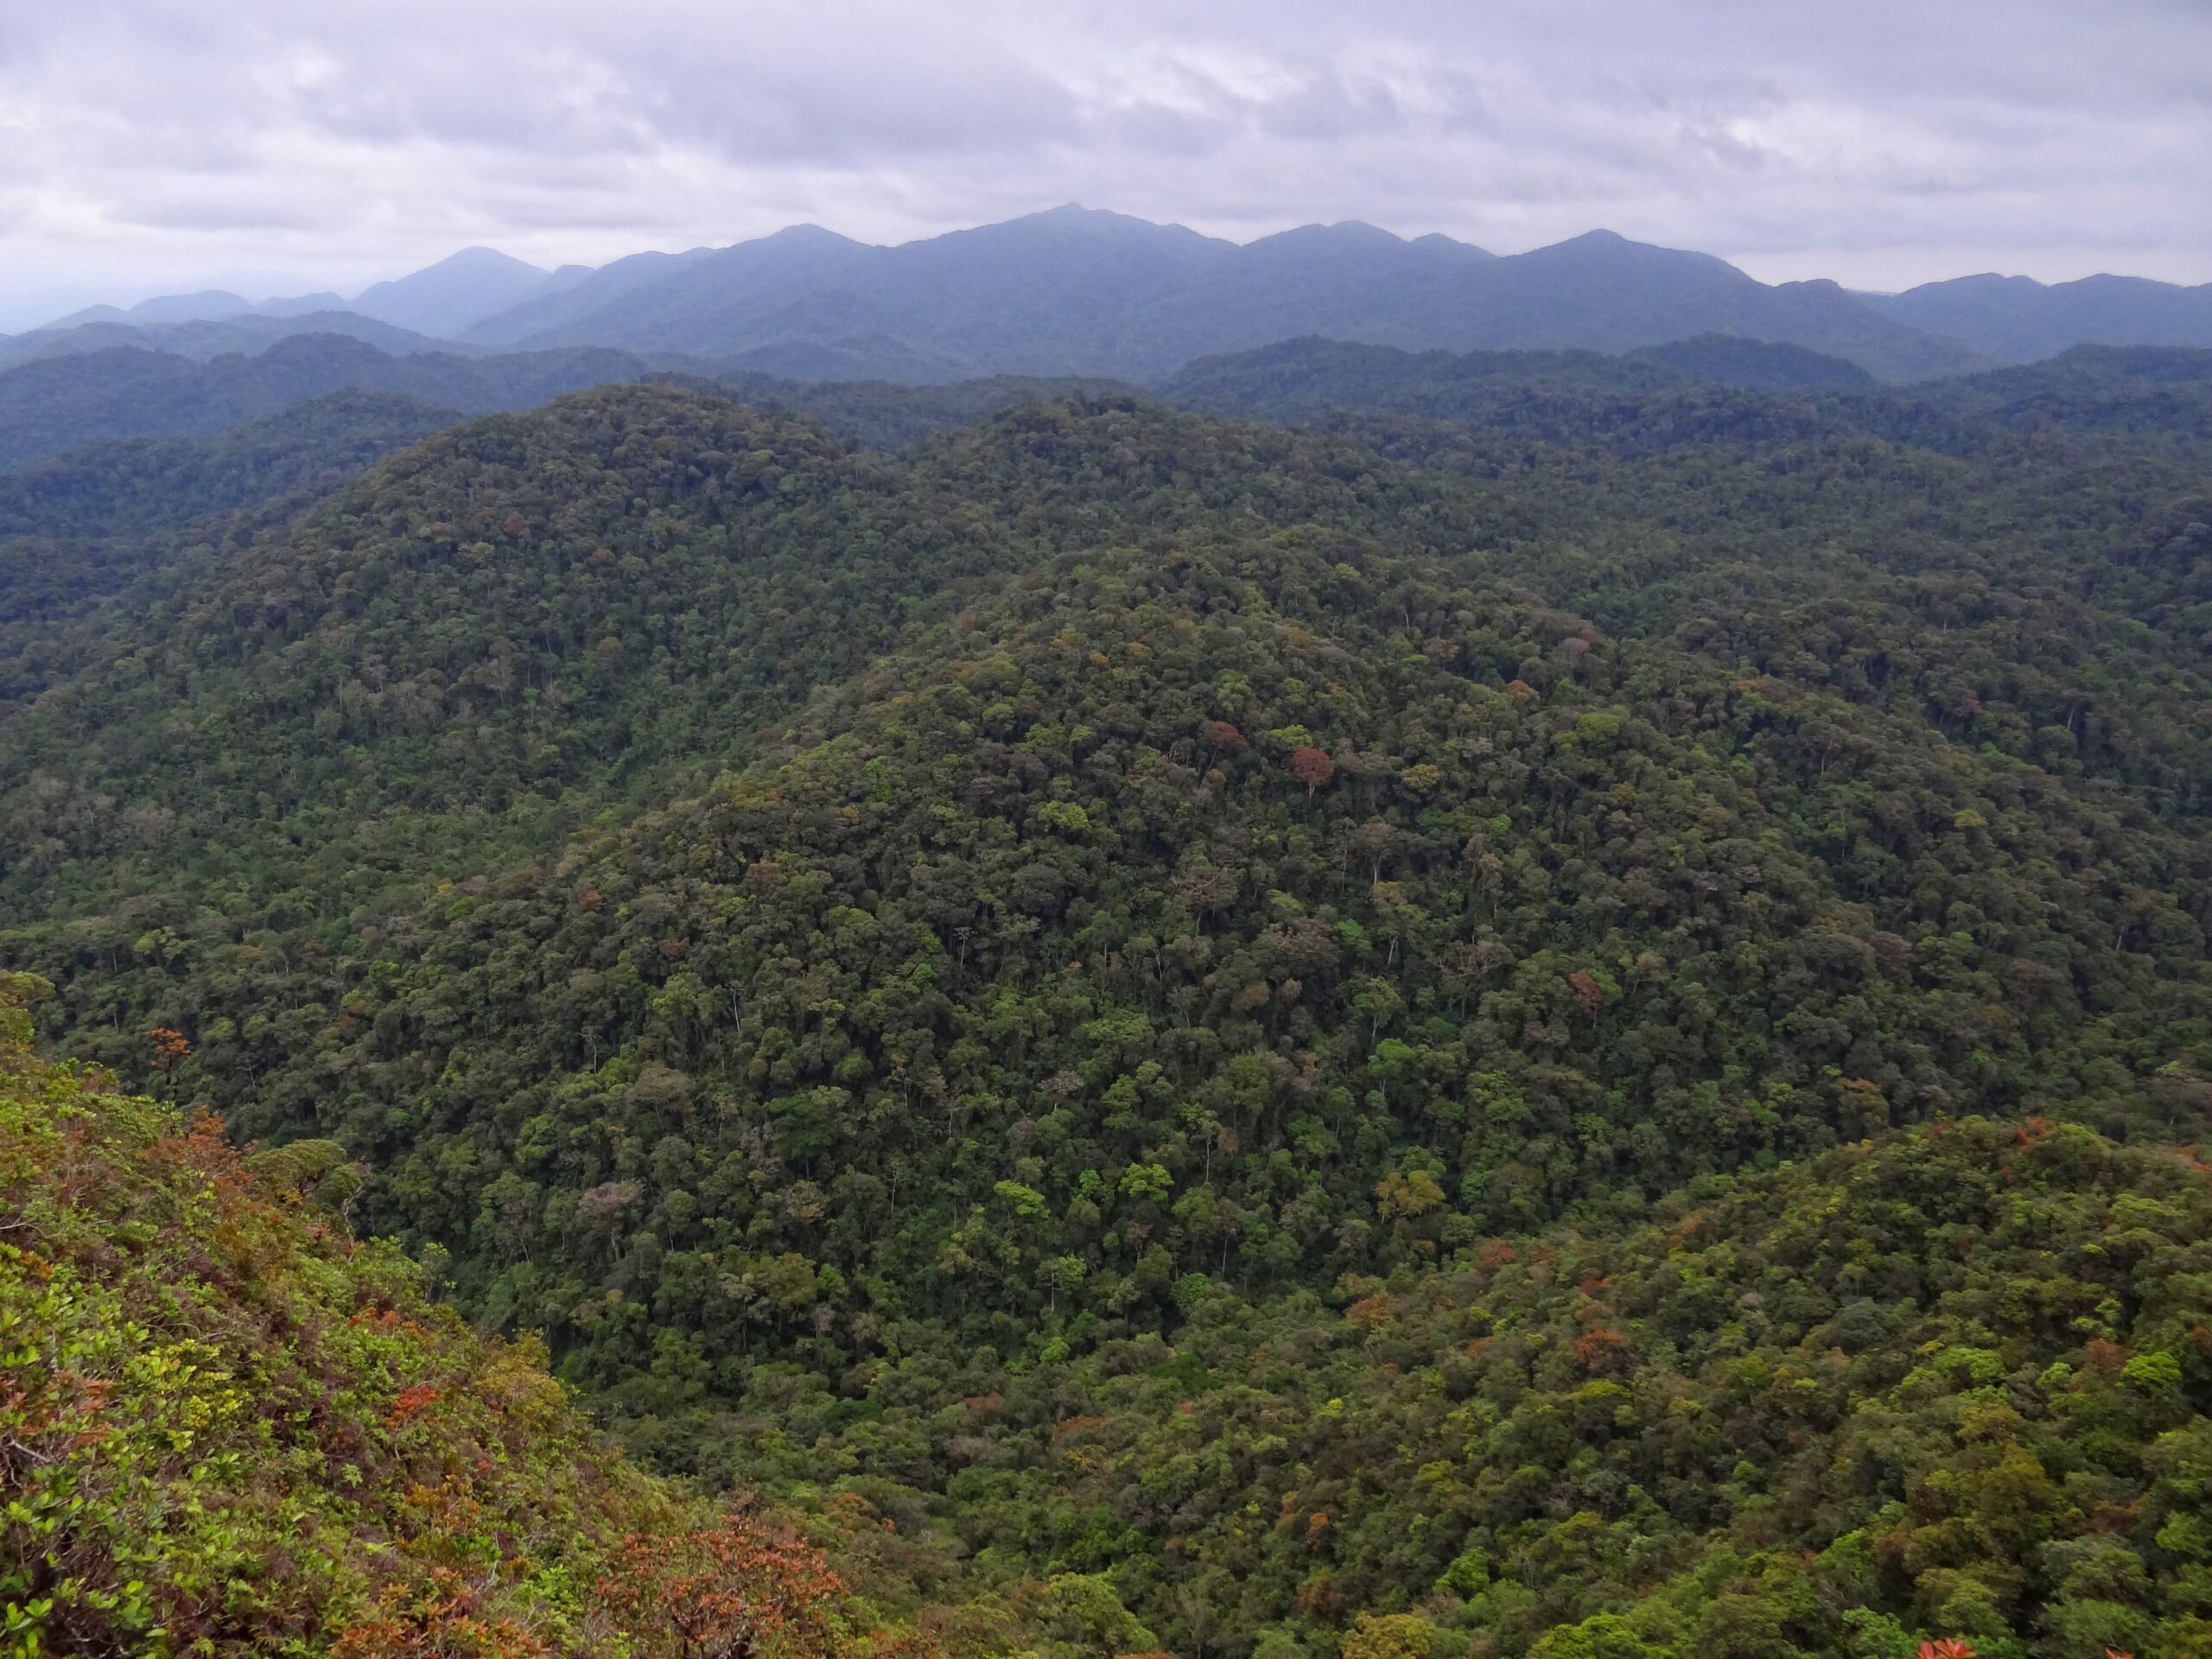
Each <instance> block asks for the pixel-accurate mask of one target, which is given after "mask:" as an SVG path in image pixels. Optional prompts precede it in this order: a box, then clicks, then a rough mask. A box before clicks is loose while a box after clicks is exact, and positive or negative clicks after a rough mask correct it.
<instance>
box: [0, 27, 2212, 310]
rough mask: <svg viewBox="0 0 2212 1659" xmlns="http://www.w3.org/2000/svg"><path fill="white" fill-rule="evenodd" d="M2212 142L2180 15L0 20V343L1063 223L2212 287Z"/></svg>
mask: <svg viewBox="0 0 2212 1659" xmlns="http://www.w3.org/2000/svg"><path fill="white" fill-rule="evenodd" d="M2207 153H2212V7H2208V6H2206V5H2205V4H2203V3H2202V0H2108V3H2107V4H2104V5H2101V6H2098V7H2094V8H2091V7H2083V6H2081V5H2079V4H2078V3H2076V0H1942V3H1941V4H1929V3H1928V0H1858V3H1854V4H1852V5H1847V6H1838V5H1835V4H1834V3H1832V0H1541V3H1539V0H1481V3H1477V0H1370V3H1367V4H1365V5H1362V6H1357V7H1353V6H1346V5H1344V4H1343V3H1342V0H1212V3H1210V4H1208V5H1206V6H1205V7H1192V6H1189V5H1187V4H1185V3H1182V0H1117V3H1113V4H1106V3H1091V0H1029V3H1015V0H958V3H954V0H907V3H893V0H806V3H797V0H751V3H742V4H733V3H728V0H719V3H718V0H626V3H625V4H623V5H620V6H609V5H607V4H605V3H603V0H384V3H381V4H379V5H378V6H377V7H374V8H363V7H359V6H358V5H355V4H353V3H350V0H349V3H339V0H257V3H256V4H253V5H251V6H239V5H237V4H235V3H232V0H73V3H72V4H70V5H67V6H60V5H40V6H22V7H5V8H0V156H4V158H5V162H6V165H5V167H4V169H0V327H7V326H10V321H12V323H13V324H15V325H20V324H22V323H23V322H26V321H35V320H36V318H35V312H34V311H33V310H32V308H35V307H36V306H39V305H42V304H45V303H47V302H48V299H49V298H50V296H53V295H54V294H57V293H65V292H68V293H84V294H87V295H89V294H92V293H94V292H99V293H112V294H113V295H115V296H118V297H129V296H130V295H131V294H133V293H140V292H145V291H150V290H153V289H168V288H175V287H181V286H197V285H199V284H200V283H204V282H207V281H210V280H219V279H224V278H226V277H228V278H232V279H235V280H238V281H240V282H244V281H245V278H246V277H256V278H257V279H265V280H266V281H267V282H269V283H274V284H277V285H283V283H288V282H289V283H297V284H298V285H300V286H304V287H323V286H333V285H334V286H340V287H351V286H355V285H358V284H359V283H365V282H366V281H368V280H371V279H372V278H375V277H383V276H387V275H391V274H395V273H397V272H398V271H401V270H407V269H410V268H411V267H413V266H415V265H417V264H423V263H425V262H427V261H428V260H429V259H432V258H435V257H439V256H440V255H442V254H443V253H445V252H448V251H450V250H451V249H452V248H453V247H454V246H456V245H460V244H461V243H465V242H489V243H493V244H495V245H500V246H503V247H506V248H508V249H509V250H510V251H513V252H516V253H518V254H520V255H522V256H524V257H531V258H536V259H538V260H541V261H543V262H548V263H558V262H562V261H566V260H569V259H582V260H588V261H593V262H596V261H599V260H603V259H606V258H609V257H615V256H617V255H620V254H621V253H624V252H628V251H634V250H636V249H638V248H641V247H648V246H658V247H667V248H679V247H687V246H693V245H701V244H719V243H724V242H728V241H732V240H735V239H737V238H741V237H744V236H749V235H755V234H759V233H761V232H766V231H769V230H772V229H775V228H777V227H778V226H780V225H782V224H785V223H787V222H791V221H794V220H800V219H810V220H813V221H816V222H818V223H822V224H826V225H829V226H834V227H836V228H837V229H840V230H843V231H846V232H849V233H851V234H855V235H860V236H864V237H868V238H875V239H886V240H889V239H899V238H905V237H908V236H914V235H923V234H929V233H931V232H936V231H940V230H944V229H949V228H952V227H955V226H961V225H967V224H973V223H976V222H978V221H980V220H984V219H992V218H996V217H1001V216H1003V215H1005V214H1007V213H1016V212H1022V211H1027V210H1030V209H1033V208H1036V207H1046V206H1050V205H1052V204H1053V203H1056V202H1058V201H1062V200H1084V201H1087V202H1090V203H1091V204H1093V205H1096V206H1110V207H1120V208H1122V209H1124V210H1125V211H1128V212H1132V213H1142V214H1145V215H1147V216H1148V217H1154V218H1160V219H1180V220H1182V221H1184V222H1185V223H1190V224H1193V225H1195V226H1198V228H1201V229H1205V230H1208V231H1213V232H1218V233H1222V234H1226V235H1232V236H1239V237H1242V236H1249V235H1253V234H1259V233H1263V232H1268V231H1272V230H1276V229H1281V228H1283V227H1286V226H1290V225H1294V224H1298V223H1301V222H1305V221H1308V220H1313V219H1338V218H1346V217H1356V218H1363V219H1372V220H1374V221H1376V222H1378V223H1381V224H1383V225H1386V226H1389V227H1390V228H1392V229H1395V230H1399V231H1402V232H1422V231H1427V230H1443V231H1446V232H1451V233H1452V234H1455V235H1459V236H1463V237H1466V238H1469V239H1471V240H1474V241H1478V242H1480V243H1482V244H1484V245H1487V246H1491V247H1493V248H1497V249H1499V250H1502V251H1510V250H1513V249H1516V248H1521V247H1527V246H1531V245H1537V244H1540V243H1542V242H1546V241H1551V240H1556V239H1558V238H1561V237H1565V236H1570V235H1573V234H1575V233H1577V232H1581V231H1584V230H1587V229H1590V228H1592V226H1599V225H1604V226H1610V227H1611V228H1613V229H1616V230H1619V231H1621V232H1624V233H1625V234H1628V235H1631V236H1637V237H1641V238H1646V239H1650V240H1657V241H1663V242H1669V243H1672V244H1675V245H1683V246H1694V247H1700V248H1703V249H1707V250H1708V251H1713V252H1716V253H1719V254H1721V255H1722V256H1723V257H1729V258H1732V259H1735V260H1737V261H1738V263H1741V264H1745V266H1746V268H1747V269H1750V270H1752V271H1754V272H1755V273H1756V274H1758V275H1760V276H1763V277H1770V278H1783V277H1808V276H1815V275H1832V276H1834V277H1839V278H1840V279H1841V280H1844V281H1847V282H1852V283H1866V284H1870V285H1900V284H1903V283H1909V282H1913V281H1918V280H1923V279H1925V278H1928V277H1936V276H1942V275H1950V274H1955V273H1957V272H1959V271H1961V270H1982V269H1991V268H1996V269H2005V270H2027V271H2029V272H2031V273H2032V274H2034V275H2037V276H2042V277H2050V278H2061V277H2071V276H2077V275H2081V274H2083V273H2085V272H2086V271H2088V270H2093V269H2100V268H2120V269H2128V270H2139V271H2142V272H2144V273H2145V274H2149V275H2155V276H2163V277H2171V278H2175V279H2183V280H2192V281H2200V282H2201V281H2205V280H2208V279H2212V190H2208V189H2207V188H2205V187H2206V175H2205V170H2204V163H2203V161H2202V157H2203V156H2205V155H2206V154H2207ZM249 286H250V284H249Z"/></svg>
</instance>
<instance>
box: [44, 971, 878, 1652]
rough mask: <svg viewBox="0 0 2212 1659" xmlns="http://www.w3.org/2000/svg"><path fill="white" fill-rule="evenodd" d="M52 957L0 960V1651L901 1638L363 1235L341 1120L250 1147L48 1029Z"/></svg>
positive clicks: (713, 1644) (468, 1647) (756, 1521)
mask: <svg viewBox="0 0 2212 1659" xmlns="http://www.w3.org/2000/svg"><path fill="white" fill-rule="evenodd" d="M45 990H46V986H45V985H44V983H43V982H41V981H38V980H35V979H33V978H31V977H30V976H27V975H17V974H8V975H0V1207H3V1208H0V1213H4V1214H5V1216H6V1217H7V1221H6V1226H5V1234H4V1236H3V1237H0V1483H4V1484H0V1490H4V1491H5V1492H6V1494H7V1503H6V1506H5V1509H4V1510H0V1633H4V1635H5V1637H6V1641H7V1644H8V1651H9V1652H10V1653H16V1654H23V1655H33V1654H134V1655H137V1654H143V1655H166V1654H186V1653H191V1654H210V1655H213V1654H235V1655H246V1654H266V1653H278V1652H282V1653H296V1654H335V1655H340V1656H346V1659H401V1656H407V1655H430V1654H455V1655H459V1654H483V1655H487V1656H488V1655H494V1654H496V1655H499V1656H503V1659H529V1656H552V1655H556V1654H561V1655H571V1654H572V1655H577V1656H583V1655H604V1654H608V1653H615V1652H621V1653H629V1654H636V1655H639V1656H645V1655H669V1656H676V1655H683V1656H696V1655H699V1654H702V1653H737V1652H753V1651H758V1650H760V1649H761V1648H763V1647H772V1648H773V1649H774V1650H776V1651H779V1652H790V1653H792V1654H794V1655H803V1656H816V1655H822V1656H829V1655H851V1656H856V1659H857V1656H862V1655H870V1654H874V1653H879V1652H884V1651H893V1650H895V1651H906V1650H911V1649H912V1646H913V1643H914V1640H915V1635H916V1633H915V1632H913V1631H912V1630H908V1629H907V1628H906V1627H904V1626H902V1625H899V1624H893V1623H891V1622H889V1621H888V1620H887V1618H886V1615H885V1613H884V1611H883V1610H882V1608H881V1606H880V1604H876V1603H871V1602H868V1601H865V1600H862V1599H859V1598H856V1597H855V1595H854V1594H853V1592H851V1590H850V1589H849V1586H848V1585H847V1584H846V1582H845V1581H844V1580H842V1579H841V1578H840V1577H839V1576H838V1574H837V1573H836V1572H835V1571H833V1570H832V1568H831V1567H830V1566H829V1562H828V1561H827V1560H826V1559H825V1557H824V1556H823V1553H822V1551H821V1550H820V1549H819V1548H817V1547H816V1546H815V1545H813V1544H812V1543H810V1542H809V1541H807V1540H806V1539H805V1538H804V1537H803V1536H801V1535H798V1534H796V1533H795V1532H793V1531H792V1530H791V1528H790V1526H789V1525H788V1524H787V1523H782V1522H774V1521H772V1520H771V1519H769V1518H767V1517H765V1516H759V1515H753V1514H745V1513H728V1514H717V1513H715V1511H714V1510H711V1509H710V1508H709V1506H708V1505H707V1504H705V1503H702V1501H700V1500H699V1499H697V1498H696V1497H692V1496H690V1495H689V1494H687V1493H685V1492H683V1491H679V1490H677V1489H676V1488H673V1487H671V1486H669V1485H667V1484H664V1483H663V1482H659V1481H657V1480H655V1479H653V1478H651V1477H649V1476H647V1475H645V1474H644V1473H642V1472H641V1471H639V1470H637V1469H636V1468H635V1467H634V1466H633V1465H631V1464H630V1463H628V1462H627V1461H626V1460H625V1459H624V1458H623V1457H622V1455H621V1453H620V1452H619V1451H617V1450H616V1449H614V1448H613V1447H612V1446H609V1445H607V1444H606V1443H605V1442H604V1440H601V1438H600V1437H599V1436H598V1435H597V1434H596V1433H594V1432H593V1431H592V1430H591V1429H590V1427H588V1425H587V1423H586V1422H585V1421H584V1419H583V1418H582V1415H581V1414H579V1413H578V1412H577V1410H576V1409H575V1407H574V1406H573V1405H572V1404H571V1403H570V1402H569V1397H568V1395H567V1392H566V1391H565V1390H564V1389H563V1388H562V1387H561V1385H560V1384H559V1383H556V1382H554V1381H553V1379H552V1378H550V1376H547V1375H546V1374H545V1371H544V1370H543V1351H542V1350H539V1349H537V1347H536V1346H535V1344H531V1343H527V1342H525V1343H523V1344H518V1345H510V1344H505V1343H501V1342H499V1341H497V1340H494V1339H487V1338H484V1337H482V1336H480V1335H479V1334H477V1333H476V1332H474V1331H472V1330H471V1329H470V1328H469V1327H468V1326H467V1325H466V1324H464V1323H463V1322H462V1320H461V1319H460V1318H459V1317H458V1316H457V1315H455V1314H454V1313H453V1311H452V1310H451V1309H449V1308H445V1307H440V1306H434V1305H433V1304H432V1303H430V1302H429V1300H428V1299H427V1298H426V1296H425V1295H424V1291H423V1281H424V1275H423V1270H422V1268H420V1267H419V1266H418V1265H417V1264H416V1263H415V1262H410V1261H409V1260H408V1259H407V1258H406V1257H405V1256H404V1255H400V1253H399V1252H398V1251H397V1250H395V1249H391V1248H390V1247H389V1246H386V1245H368V1246H364V1245H361V1244H358V1243H353V1241H352V1239H351V1238H350V1237H349V1236H347V1233H346V1228H345V1225H344V1223H343V1221H342V1219H341V1216H342V1212H343V1209H344V1207H345V1205H346V1202H347V1200H348V1198H349V1195H350V1192H351V1189H352V1188H353V1186H354V1185H357V1183H358V1177H357V1175H356V1173H355V1172H354V1170H353V1168H352V1167H351V1166H348V1165H346V1162H345V1161H344V1154H343V1153H342V1152H340V1151H339V1150H338V1149H337V1148H335V1147H331V1146H329V1145H328V1144H327V1143H325V1142H316V1141H301V1142H297V1143H295V1144H294V1145H292V1146H290V1147H286V1148H284V1149H283V1150H281V1151H277V1152H272V1153H264V1154H258V1155H257V1156H253V1157H241V1156H240V1155H239V1154H238V1153H237V1152H236V1151H234V1150H232V1148H231V1147H229V1146H227V1145H226V1142H225V1141H224V1139H223V1135H222V1131H221V1129H220V1128H219V1126H218V1125H216V1124H215V1123H214V1122H213V1120H212V1119H209V1118H206V1117H204V1116H203V1117H201V1118H199V1119H197V1120H195V1121H191V1122H188V1121H187V1120H186V1118H185V1117H184V1116H182V1115H181V1114H180V1113H179V1112H178V1111H177V1110H176V1109H175V1108H173V1107H169V1106H166V1105H162V1104H160V1103H156V1102H154V1101H151V1100H146V1099H133V1098H129V1097H126V1096H123V1095H121V1094H119V1093H118V1092H117V1091H116V1090H115V1086H114V1084H113V1080H112V1079H111V1078H106V1077H102V1076H101V1075H99V1074H98V1073H94V1072H88V1071H78V1070H75V1069H73V1068H71V1067H67V1066H58V1065H48V1064H46V1063H43V1062H41V1061H39V1060H37V1059H35V1058H33V1057H32V1055H31V1054H30V1052H29V1047H28V1046H27V1039H28V1036H29V1028H30V1022H29V1018H28V1017H27V1015H26V1014H25V1013H24V1012H23V1007H24V1004H25V1003H27V1002H29V1001H35V999H36V998H37V997H38V996H40V995H42V994H43V993H44V991H45ZM823 1531H824V1533H825V1535H829V1536H832V1537H834V1536H835V1535H836V1529H835V1528H834V1527H825V1528H823ZM862 1570H863V1572H864V1573H865V1572H866V1571H868V1569H867V1567H866V1563H865V1561H863V1562H862ZM877 1576H880V1575H877Z"/></svg>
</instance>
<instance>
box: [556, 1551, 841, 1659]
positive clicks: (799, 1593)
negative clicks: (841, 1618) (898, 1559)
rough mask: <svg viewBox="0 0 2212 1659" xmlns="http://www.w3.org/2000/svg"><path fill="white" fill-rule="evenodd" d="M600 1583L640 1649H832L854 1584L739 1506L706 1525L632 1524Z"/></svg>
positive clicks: (724, 1653) (707, 1655)
mask: <svg viewBox="0 0 2212 1659" xmlns="http://www.w3.org/2000/svg"><path fill="white" fill-rule="evenodd" d="M598 1592H599V1598H600V1600H601V1604H602V1605H604V1606H605V1607H606V1608H607V1610H608V1611H610V1612H611V1613H612V1614H613V1616H614V1617H615V1618H617V1619H618V1620H619V1621H620V1624H621V1625H622V1627H623V1629H624V1630H625V1631H626V1633H627V1634H628V1635H629V1636H630V1637H631V1638H632V1641H633V1643H636V1644H637V1645H636V1646H635V1647H634V1648H633V1649H632V1651H634V1652H637V1653H639V1655H646V1654H651V1655H669V1656H675V1659H759V1656H762V1655H766V1654H771V1653H772V1654H774V1655H775V1656H777V1659H827V1656H829V1655H832V1654H834V1653H836V1651H837V1641H836V1626H835V1624H833V1622H832V1619H831V1611H832V1605H833V1604H834V1602H835V1601H836V1599H837V1598H839V1597H841V1596H842V1595H843V1594H844V1592H845V1586H844V1583H843V1581H842V1580H840V1579H839V1578H838V1577H837V1575H836V1573H833V1572H831V1571H830V1570H829V1561H828V1560H827V1559H826V1558H825V1557H824V1556H823V1554H822V1552H821V1551H820V1550H818V1549H817V1548H814V1547H813V1546H812V1545H810V1544H808V1543H806V1542H804V1541H802V1540H800V1539H798V1538H795V1537H793V1536H792V1535H790V1534H788V1533H785V1532H781V1531H779V1530H776V1529H772V1528H771V1527H770V1526H769V1525H767V1524H766V1522H763V1521H761V1520H760V1518H758V1517H757V1516H748V1515H730V1516H725V1517H724V1518H723V1519H722V1521H721V1522H720V1524H718V1525H715V1526H713V1527H709V1528H706V1529H702V1530H699V1531H696V1532H690V1533H679V1534H676V1535H643V1534H632V1535H631V1536H630V1537H628V1538H627V1539H626V1540H625V1541H623V1544H622V1547H621V1548H620V1549H619V1550H618V1551H616V1553H615V1555H614V1560H613V1567H612V1570H611V1571H609V1572H608V1573H606V1574H605V1575H604V1576H602V1577H601V1580H600V1581H599V1586H598Z"/></svg>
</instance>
